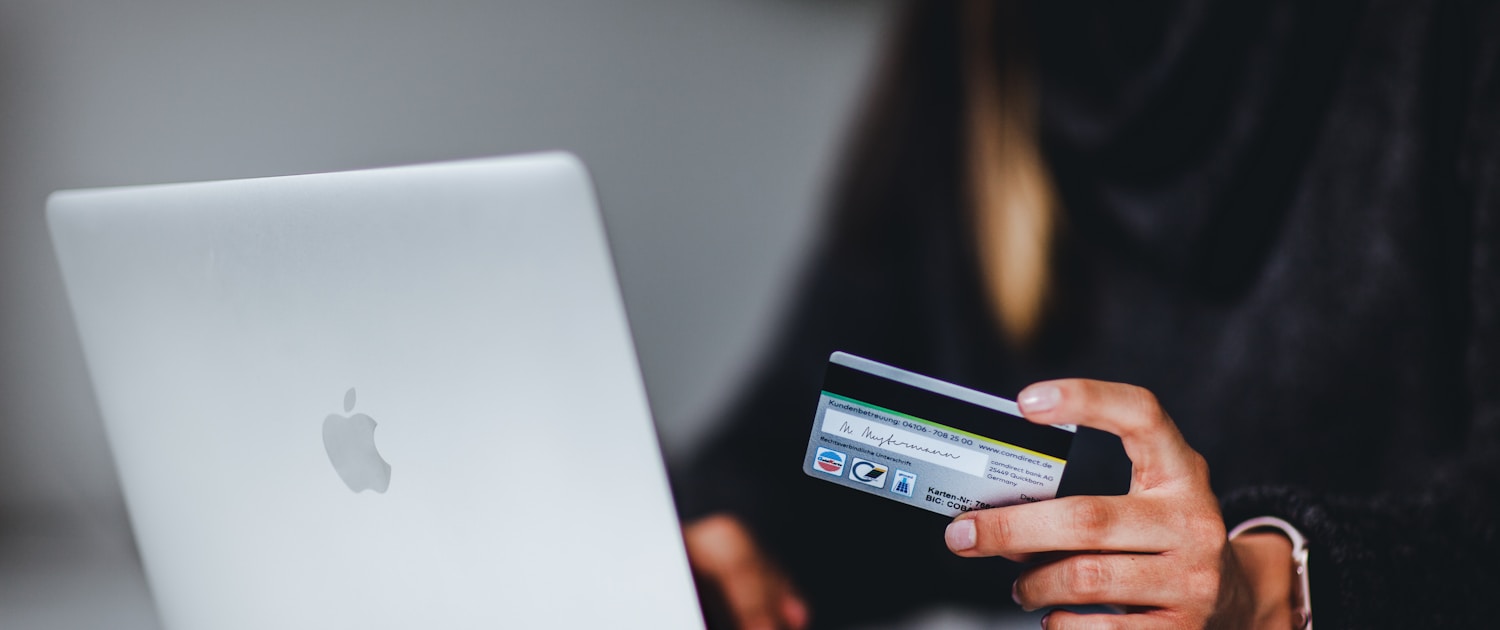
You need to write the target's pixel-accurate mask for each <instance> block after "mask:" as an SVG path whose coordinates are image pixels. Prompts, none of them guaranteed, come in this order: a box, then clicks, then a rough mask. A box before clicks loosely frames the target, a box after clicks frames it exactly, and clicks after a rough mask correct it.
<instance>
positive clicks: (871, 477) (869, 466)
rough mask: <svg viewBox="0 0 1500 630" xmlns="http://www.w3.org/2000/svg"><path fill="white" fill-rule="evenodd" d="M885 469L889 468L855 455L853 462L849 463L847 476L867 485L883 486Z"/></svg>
mask: <svg viewBox="0 0 1500 630" xmlns="http://www.w3.org/2000/svg"><path fill="white" fill-rule="evenodd" d="M887 470H889V469H887V468H886V467H885V466H882V465H880V464H877V463H875V462H872V461H869V460H865V459H860V458H858V457H856V458H854V462H853V463H851V464H849V478H850V479H853V480H855V481H858V482H860V483H862V484H865V485H867V486H875V487H876V488H884V487H885V473H886V471H887Z"/></svg>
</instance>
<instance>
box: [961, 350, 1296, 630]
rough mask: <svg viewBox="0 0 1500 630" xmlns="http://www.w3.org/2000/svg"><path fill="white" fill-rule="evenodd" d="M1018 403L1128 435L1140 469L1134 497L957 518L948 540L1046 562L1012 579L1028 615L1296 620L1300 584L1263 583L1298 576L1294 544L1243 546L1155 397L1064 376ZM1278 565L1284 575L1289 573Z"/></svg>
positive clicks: (1198, 623) (1177, 622)
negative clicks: (1250, 549)
mask: <svg viewBox="0 0 1500 630" xmlns="http://www.w3.org/2000/svg"><path fill="white" fill-rule="evenodd" d="M1018 402H1019V404H1020V407H1021V412H1022V414H1023V415H1024V416H1025V417H1026V418H1027V419H1028V420H1030V421H1032V422H1035V423H1038V424H1078V425H1082V426H1088V427H1093V428H1095V429H1100V430H1103V431H1108V432H1110V433H1113V434H1115V435H1118V436H1120V439H1121V441H1122V442H1123V443H1124V445H1125V452H1126V454H1127V455H1129V456H1130V460H1131V462H1132V463H1133V465H1134V470H1133V473H1132V475H1131V482H1130V492H1129V493H1128V494H1126V495H1123V496H1074V497H1065V498H1061V499H1055V500H1051V501H1041V502H1038V503H1028V504H1021V505H1015V506H1010V507H1003V508H995V509H990V510H981V511H974V512H968V513H966V514H963V515H961V516H959V517H958V518H957V519H956V520H954V522H953V523H951V524H949V525H948V530H947V534H946V537H947V542H948V547H949V548H950V549H952V550H953V552H954V553H957V554H959V555H961V556H970V557H973V556H1004V557H1006V558H1010V559H1012V560H1016V561H1021V562H1032V561H1035V562H1037V564H1036V565H1035V566H1032V567H1031V568H1029V569H1028V570H1026V571H1025V572H1024V573H1023V574H1022V575H1021V578H1020V579H1019V580H1017V581H1016V583H1015V584H1014V585H1013V586H1012V597H1013V598H1014V599H1015V600H1016V602H1017V603H1019V604H1020V605H1021V606H1022V607H1023V608H1025V609H1027V610H1036V609H1039V608H1046V607H1050V606H1065V605H1087V604H1104V605H1111V606H1117V607H1120V608H1122V609H1123V610H1124V612H1125V613H1126V614H1123V615H1107V614H1095V615H1086V614H1078V613H1074V612H1070V611H1066V610H1056V611H1053V612H1052V613H1050V614H1049V615H1048V616H1046V617H1044V618H1043V627H1044V628H1047V629H1049V630H1052V629H1056V628H1203V627H1213V628H1251V627H1257V626H1259V624H1260V623H1263V622H1270V620H1273V619H1277V620H1279V619H1287V620H1289V619H1290V618H1291V617H1290V601H1289V591H1280V592H1279V593H1276V592H1275V588H1278V587H1272V588H1270V589H1266V588H1262V580H1263V579H1271V578H1274V577H1284V578H1287V579H1283V580H1281V584H1287V583H1289V582H1288V579H1289V577H1290V574H1291V570H1292V569H1291V566H1292V565H1291V554H1290V546H1289V545H1288V553H1286V554H1285V555H1283V556H1281V557H1280V558H1279V559H1278V558H1276V556H1275V554H1274V553H1243V554H1237V553H1236V551H1235V549H1234V547H1232V546H1231V545H1230V544H1229V543H1228V541H1227V540H1226V539H1225V528H1224V520H1223V517H1222V516H1221V515H1220V514H1219V504H1218V500H1217V499H1216V498H1215V497H1214V494H1213V491H1212V490H1211V489H1210V488H1209V483H1208V465H1207V464H1206V463H1205V462H1204V460H1203V457H1202V456H1201V455H1199V454H1198V453H1197V452H1196V451H1194V450H1193V449H1192V448H1191V447H1189V446H1188V444H1187V442H1186V441H1185V440H1183V438H1182V434H1181V433H1179V432H1178V431H1177V427H1176V426H1175V425H1174V424H1173V423H1172V420H1171V418H1169V417H1167V414H1166V412H1165V411H1163V410H1162V408H1161V406H1160V405H1159V404H1157V402H1156V398H1155V397H1154V396H1152V395H1151V393H1150V392H1148V391H1146V390H1144V389H1141V388H1139V387H1133V386H1130V385H1122V384H1118V383H1105V382H1100V381H1087V380H1059V381H1048V382H1043V383H1037V384H1035V385H1032V386H1031V387H1028V388H1026V389H1025V390H1023V391H1022V392H1021V395H1020V396H1019V398H1018ZM1257 540H1261V539H1257ZM1257 549H1258V550H1261V551H1264V549H1265V547H1264V546H1259V547H1257ZM1278 562H1279V563H1280V565H1281V566H1283V567H1284V572H1285V575H1284V576H1278V574H1277V571H1278V569H1279V567H1278V564H1277V563H1278ZM1244 563H1251V566H1250V567H1249V568H1250V569H1251V570H1248V571H1247V570H1246V568H1247V567H1246V566H1244ZM1268 565H1269V567H1268ZM1252 576H1254V577H1255V578H1256V581H1252V580H1251V579H1250V578H1251V577H1252ZM1267 576H1269V577H1267ZM1283 612H1284V613H1285V615H1281V614H1280V613H1283ZM1275 623H1280V622H1279V621H1277V622H1275ZM1260 627H1274V626H1260ZM1279 627H1280V628H1286V627H1290V624H1289V623H1287V625H1281V626H1279Z"/></svg>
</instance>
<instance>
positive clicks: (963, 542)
mask: <svg viewBox="0 0 1500 630" xmlns="http://www.w3.org/2000/svg"><path fill="white" fill-rule="evenodd" d="M943 538H944V539H945V540H947V541H948V548H949V549H952V550H954V551H963V550H965V549H972V548H973V547H974V545H975V544H977V543H978V542H979V538H978V534H977V533H976V532H975V531H974V519H964V520H961V521H953V522H952V523H949V524H948V529H947V531H944V532H943Z"/></svg>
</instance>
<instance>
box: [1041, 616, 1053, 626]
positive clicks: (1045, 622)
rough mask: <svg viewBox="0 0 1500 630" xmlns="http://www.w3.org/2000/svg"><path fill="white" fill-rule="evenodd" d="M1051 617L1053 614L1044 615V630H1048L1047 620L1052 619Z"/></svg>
mask: <svg viewBox="0 0 1500 630" xmlns="http://www.w3.org/2000/svg"><path fill="white" fill-rule="evenodd" d="M1051 616H1052V613H1047V614H1045V615H1042V630H1047V618H1048V617H1051Z"/></svg>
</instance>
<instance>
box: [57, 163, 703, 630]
mask: <svg viewBox="0 0 1500 630" xmlns="http://www.w3.org/2000/svg"><path fill="white" fill-rule="evenodd" d="M48 217H49V220H50V222H51V226H52V229H53V237H54V240H55V243H56V247H57V251H58V256H59V260H60V262H61V266H62V269H63V273H64V278H65V280H66V284H67V289H68V294H69V298H70V300H71V302H72V305H73V309H74V313H75V317H76V319H77V322H78V326H79V333H80V338H81V340H82V342H83V347H84V350H85V356H86V359H87V362H88V366H89V371H90V374H91V376H92V378H93V382H94V387H95V391H96V394H97V396H98V401H99V406H100V410H101V412H102V414H103V416H104V419H105V425H106V429H107V431H108V434H109V438H110V443H111V447H112V450H113V452H114V454H115V457H116V461H117V465H118V467H119V472H120V478H121V481H122V485H123V488H124V491H125V497H126V500H127V503H128V506H129V511H130V516H131V521H132V523H133V524H134V526H135V532H136V537H137V543H138V545H139V547H140V550H141V554H142V557H143V560H144V564H145V567H146V572H147V576H148V578H149V580H150V583H151V588H152V593H153V595H154V596H155V599H156V602H157V606H158V608H159V612H160V614H161V618H162V621H163V623H164V625H165V626H166V627H167V628H169V629H186V628H217V629H224V630H233V629H236V628H246V629H252V628H253V629H261V628H361V629H364V628H413V627H446V628H471V627H574V628H584V627H610V628H694V627H701V625H702V622H701V616H700V615H699V612H698V606H697V599H696V594H695V591H694V588H693V585H692V582H691V578H690V575H689V572H688V567H687V561H686V556H685V554H684V552H683V549H682V545H681V539H680V536H679V531H678V526H677V520H676V515H675V512H674V510H673V507H672V503H671V496H670V492H669V490H668V487H667V483H666V476H665V471H664V468H663V465H662V460H661V456H660V453H659V450H658V446H657V441H656V437H655V433H654V429H653V427H652V424H651V416H650V412H649V410H648V408H647V405H646V396H645V391H644V389H643V387H642V384H641V378H640V372H639V368H638V366H637V363H636V358H635V354H634V349H633V347H632V341H631V336H630V330H629V328H628V326H627V324H626V321H625V311H624V308H623V305H622V302H621V299H620V294H619V290H618V286H617V283H616V279H615V275H614V270H613V265H612V262H611V259H610V254H609V250H608V247H607V244H606V242H605V236H604V231H603V227H602V225H601V223H600V218H599V214H598V209H597V207H596V204H595V201H594V197H593V193H592V189H591V186H590V184H589V181H588V177H587V174H586V172H585V171H584V168H583V166H582V164H581V163H579V162H578V161H577V160H576V159H575V158H573V157H572V156H570V155H566V154H542V155H534V156H522V157H517V158H504V159H492V160H475V161H466V162H454V163H446V164H436V165H425V166H413V167H403V168H393V169H378V170H370V171H355V172H347V173H334V174H326V175H308V176H294V177H278V178H267V179H256V180H238V181H225V182H211V183H200V184H180V185H169V186H145V187H131V188H116V189H103V190H89V191H70V192H62V193H57V194H56V195H54V196H53V198H52V199H51V201H50V202H49V204H48ZM371 431H373V433H371ZM372 437H373V440H372V439H371V438H372ZM377 445H378V454H377V451H376V448H377ZM387 474H388V475H389V476H388V477H387V476H386V475H387ZM387 486H388V487H387Z"/></svg>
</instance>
